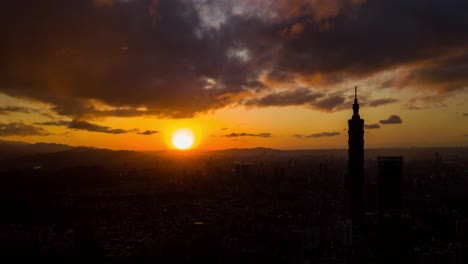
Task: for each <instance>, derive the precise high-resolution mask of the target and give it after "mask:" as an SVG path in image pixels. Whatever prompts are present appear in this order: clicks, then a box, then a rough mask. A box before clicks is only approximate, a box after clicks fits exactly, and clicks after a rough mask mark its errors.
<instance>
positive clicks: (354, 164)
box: [348, 87, 364, 225]
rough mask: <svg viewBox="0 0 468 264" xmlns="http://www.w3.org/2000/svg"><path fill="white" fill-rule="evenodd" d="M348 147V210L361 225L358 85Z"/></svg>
mask: <svg viewBox="0 0 468 264" xmlns="http://www.w3.org/2000/svg"><path fill="white" fill-rule="evenodd" d="M348 147H349V149H348V198H349V201H348V210H349V217H350V218H351V220H353V224H356V225H359V223H360V222H361V221H362V217H363V214H364V205H363V204H364V120H363V119H361V117H360V116H359V103H358V99H357V87H355V88H354V104H353V116H352V117H351V119H349V120H348Z"/></svg>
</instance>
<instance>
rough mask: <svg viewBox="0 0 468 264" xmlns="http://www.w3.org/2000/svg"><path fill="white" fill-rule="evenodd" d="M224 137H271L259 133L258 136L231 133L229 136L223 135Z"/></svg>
mask: <svg viewBox="0 0 468 264" xmlns="http://www.w3.org/2000/svg"><path fill="white" fill-rule="evenodd" d="M224 137H262V138H269V137H271V133H260V134H251V133H231V134H227V135H224Z"/></svg>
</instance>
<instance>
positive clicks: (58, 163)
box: [0, 140, 468, 171]
mask: <svg viewBox="0 0 468 264" xmlns="http://www.w3.org/2000/svg"><path fill="white" fill-rule="evenodd" d="M435 152H440V154H442V157H443V158H445V160H456V159H457V157H460V156H465V155H468V148H467V147H460V148H379V149H366V150H365V155H366V159H375V158H376V157H377V156H403V157H404V160H411V159H420V158H424V159H431V158H433V157H434V154H435ZM347 155H348V152H347V149H346V148H343V149H317V150H277V149H271V148H262V147H259V148H250V149H241V148H239V149H237V148H233V149H226V150H213V151H193V152H190V151H189V152H179V151H174V150H161V151H132V150H109V149H100V148H94V147H76V146H69V145H63V144H54V143H35V144H30V143H25V142H17V141H4V140H0V171H2V170H3V171H4V170H9V169H34V168H37V169H60V168H67V167H76V166H100V167H111V168H125V167H128V168H132V167H133V168H135V167H139V168H151V167H154V166H159V165H158V164H160V165H161V166H165V165H166V164H168V163H170V160H171V159H178V160H199V159H202V160H203V159H206V158H209V157H214V156H217V157H219V158H222V159H226V161H237V160H244V161H249V160H252V159H255V160H262V159H270V158H272V157H285V158H306V157H307V158H312V159H313V158H324V157H326V158H327V159H328V158H339V159H344V160H346V159H347Z"/></svg>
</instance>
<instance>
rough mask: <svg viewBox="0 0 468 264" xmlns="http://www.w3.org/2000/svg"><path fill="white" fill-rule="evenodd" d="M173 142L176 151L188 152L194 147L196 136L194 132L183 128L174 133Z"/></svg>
mask: <svg viewBox="0 0 468 264" xmlns="http://www.w3.org/2000/svg"><path fill="white" fill-rule="evenodd" d="M171 142H172V145H174V147H175V148H176V149H180V150H186V149H189V148H190V147H192V146H193V143H194V142H195V136H194V134H193V131H192V130H190V129H187V128H181V129H177V130H176V131H174V133H172V139H171Z"/></svg>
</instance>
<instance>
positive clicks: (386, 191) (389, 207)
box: [379, 156, 403, 219]
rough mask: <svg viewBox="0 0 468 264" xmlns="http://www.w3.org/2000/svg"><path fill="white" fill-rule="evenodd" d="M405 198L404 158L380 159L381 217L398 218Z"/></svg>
mask: <svg viewBox="0 0 468 264" xmlns="http://www.w3.org/2000/svg"><path fill="white" fill-rule="evenodd" d="M402 196H403V157H402V156H396V157H379V216H380V218H381V219H389V218H398V217H399V216H400V214H401V208H402Z"/></svg>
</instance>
